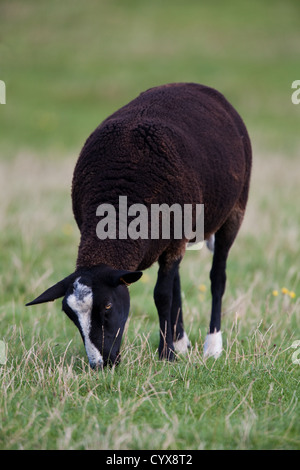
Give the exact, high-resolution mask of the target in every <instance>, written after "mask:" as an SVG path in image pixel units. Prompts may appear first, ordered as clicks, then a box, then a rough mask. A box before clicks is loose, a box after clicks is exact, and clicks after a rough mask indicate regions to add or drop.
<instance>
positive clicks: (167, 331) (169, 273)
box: [154, 256, 180, 361]
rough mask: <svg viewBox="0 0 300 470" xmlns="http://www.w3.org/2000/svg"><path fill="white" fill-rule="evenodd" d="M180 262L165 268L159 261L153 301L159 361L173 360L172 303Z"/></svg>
mask: <svg viewBox="0 0 300 470" xmlns="http://www.w3.org/2000/svg"><path fill="white" fill-rule="evenodd" d="M179 263H180V260H178V261H176V262H174V263H173V264H172V266H171V267H169V266H168V267H167V265H166V264H165V260H164V257H163V256H162V257H161V258H160V259H159V270H158V276H157V282H156V286H155V289H154V301H155V305H156V308H157V312H158V316H159V326H160V341H159V347H158V353H159V357H160V359H168V360H169V361H172V360H174V358H175V355H174V343H173V339H174V331H173V327H174V319H173V322H172V302H173V286H174V278H175V276H176V273H178V265H179Z"/></svg>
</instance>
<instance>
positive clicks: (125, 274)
mask: <svg viewBox="0 0 300 470" xmlns="http://www.w3.org/2000/svg"><path fill="white" fill-rule="evenodd" d="M116 275H117V278H116V281H117V283H118V284H125V285H126V286H130V284H132V283H133V282H136V281H138V280H139V279H140V277H141V276H142V275H143V273H142V271H118V272H117V273H116Z"/></svg>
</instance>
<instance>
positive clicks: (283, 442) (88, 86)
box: [0, 0, 300, 450]
mask: <svg viewBox="0 0 300 470" xmlns="http://www.w3.org/2000/svg"><path fill="white" fill-rule="evenodd" d="M298 18H299V5H298V3H297V1H292V0H288V1H286V2H281V1H274V2H272V6H271V5H269V2H259V1H253V2H247V3H246V2H245V3H244V2H237V1H233V0H230V1H229V2H226V3H225V2H221V1H216V2H209V3H208V4H207V5H204V4H203V3H201V4H200V2H198V1H196V0H195V1H193V0H192V1H187V2H184V3H183V2H179V1H178V0H175V1H174V0H173V1H171V0H167V1H164V2H157V1H154V2H146V1H144V0H143V1H137V0H136V1H135V0H128V1H125V2H121V1H120V0H119V1H117V0H113V1H100V2H96V1H94V0H88V1H87V2H79V1H72V2H71V1H70V0H67V1H66V2H56V1H54V2H46V1H45V0H42V1H39V2H35V1H33V0H28V1H27V2H23V1H21V0H20V1H16V0H11V1H5V0H4V1H2V2H1V4H0V34H1V36H0V41H1V42H0V80H4V81H5V83H6V89H7V97H6V104H5V105H0V132H1V136H0V139H1V140H0V207H1V211H0V243H1V245H0V246H1V249H0V299H1V303H0V341H2V342H3V343H2V344H4V345H5V347H6V359H7V360H6V361H4V357H3V349H0V362H2V364H0V386H1V393H0V449H116V450H118V449H123V450H126V449H162V450H169V449H174V450H179V449H180V450H185V449H299V448H300V424H299V423H300V406H299V382H300V365H299V360H298V355H299V358H300V351H299V354H298V349H299V347H298V349H297V348H294V345H295V344H296V343H295V342H296V341H299V340H300V322H299V311H300V300H299V299H300V272H299V265H300V256H299V240H300V228H299V227H300V206H299V175H300V159H299V151H300V140H299V123H300V105H293V104H292V102H291V93H292V90H291V83H292V82H293V81H294V80H296V79H300V64H299V53H300V41H299V28H298V24H297V23H298ZM172 81H196V82H200V83H205V84H208V85H211V86H214V87H216V88H218V89H219V90H220V91H222V92H223V93H224V94H225V95H226V96H227V97H228V98H229V100H230V101H231V102H232V103H233V104H234V106H236V108H237V109H238V110H239V111H240V113H241V115H242V116H243V118H244V120H245V122H246V124H247V126H248V128H249V133H250V135H251V137H252V142H253V150H254V165H253V175H252V185H251V191H250V197H249V204H248V210H247V214H246V218H245V220H244V224H243V226H242V229H241V231H240V234H239V237H238V238H237V240H236V243H235V245H234V247H233V248H232V251H231V254H230V258H229V262H228V270H227V274H228V283H227V290H226V293H225V296H224V303H223V318H222V330H223V337H224V352H223V355H222V356H221V358H220V359H219V360H217V361H214V360H213V359H209V360H207V361H204V360H203V357H202V346H203V341H204V338H205V335H206V332H207V328H208V323H209V314H210V285H209V270H210V265H211V254H210V253H209V252H208V251H207V250H206V249H203V250H201V251H199V252H197V253H196V254H195V252H188V253H187V254H186V257H185V259H184V261H183V263H182V267H181V274H182V276H181V277H182V293H183V307H184V318H185V327H186V330H187V333H188V335H189V337H190V339H191V342H192V348H191V350H190V352H189V354H188V355H187V356H186V357H180V358H178V360H177V361H176V362H174V363H165V362H162V361H159V360H158V358H157V346H158V339H159V336H158V319H157V313H156V310H155V306H154V302H153V298H152V292H153V288H154V284H155V280H156V272H157V266H153V267H152V268H151V269H149V270H148V271H146V272H145V273H144V276H143V277H142V279H141V281H139V282H138V283H136V284H134V285H132V286H131V287H130V291H131V313H130V317H129V321H128V323H127V328H126V332H125V334H124V338H123V343H122V363H121V365H120V366H119V367H117V368H113V369H106V370H104V371H103V372H95V371H92V370H91V369H90V368H89V366H88V361H87V358H86V354H85V351H84V347H83V344H82V341H81V338H80V337H79V334H78V331H77V329H76V328H75V327H74V325H73V324H72V323H71V322H70V321H69V320H68V318H67V317H66V316H65V314H64V313H62V312H61V303H60V301H56V302H55V303H53V304H48V305H46V304H45V305H40V306H37V307H34V308H33V307H32V308H25V307H24V304H25V303H26V302H27V301H29V300H32V299H33V298H34V297H35V296H36V295H38V294H39V293H40V292H42V291H43V290H44V289H46V288H47V287H48V286H49V285H52V284H54V283H55V282H56V281H58V280H59V279H61V278H63V277H64V276H66V275H67V274H69V273H70V272H72V271H73V270H74V265H75V260H76V253H77V246H78V241H79V233H78V230H77V227H76V225H75V222H74V220H73V216H72V209H71V198H70V184H71V178H72V172H73V168H74V164H75V161H76V158H77V155H78V153H79V150H80V148H81V146H82V144H83V142H84V140H85V139H86V137H87V136H88V134H89V133H90V132H91V131H92V130H93V129H94V128H95V127H96V126H97V125H98V123H99V122H100V121H101V120H102V119H103V118H104V117H106V115H107V114H108V113H110V112H112V111H114V110H115V109H117V108H118V107H119V106H121V105H122V104H125V103H126V102H127V101H129V100H130V99H131V98H133V97H134V96H135V95H137V94H138V93H139V92H140V91H142V90H144V89H146V88H147V87H151V86H155V85H158V84H161V83H165V82H172ZM1 351H2V352H1ZM1 354H2V359H1Z"/></svg>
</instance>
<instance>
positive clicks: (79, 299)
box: [67, 277, 103, 366]
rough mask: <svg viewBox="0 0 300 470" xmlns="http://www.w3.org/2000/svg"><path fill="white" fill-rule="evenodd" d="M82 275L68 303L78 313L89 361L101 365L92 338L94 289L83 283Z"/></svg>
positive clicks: (100, 359)
mask: <svg viewBox="0 0 300 470" xmlns="http://www.w3.org/2000/svg"><path fill="white" fill-rule="evenodd" d="M79 281H80V277H78V278H77V279H76V280H75V282H74V291H73V294H71V295H69V296H68V298H67V303H68V305H69V307H70V308H71V309H72V310H73V312H74V313H75V314H76V315H77V318H78V321H79V324H80V327H81V331H82V335H83V338H84V345H85V350H86V353H87V356H88V359H89V362H90V364H91V365H93V366H96V365H98V366H101V365H102V363H103V359H102V356H101V354H100V352H99V351H98V349H97V348H96V346H95V345H94V344H93V343H92V342H91V340H90V331H91V323H92V318H91V317H92V308H93V291H92V289H91V287H89V286H86V285H85V284H81V283H80V282H79Z"/></svg>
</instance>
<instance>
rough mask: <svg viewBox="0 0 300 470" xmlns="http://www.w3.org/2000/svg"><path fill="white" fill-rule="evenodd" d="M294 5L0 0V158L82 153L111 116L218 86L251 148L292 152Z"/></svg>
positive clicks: (299, 74)
mask: <svg viewBox="0 0 300 470" xmlns="http://www.w3.org/2000/svg"><path fill="white" fill-rule="evenodd" d="M299 21H300V2H299V1H298V0H285V1H282V0H273V1H271V0H270V1H269V0H264V1H261V0H252V1H240V0H228V1H226V2H224V1H221V0H212V1H209V2H207V1H205V2H204V1H199V0H186V1H184V2H183V1H180V0H163V1H162V0H152V1H149V0H147V1H146V0H98V1H97V0H86V1H84V2H82V1H79V0H65V1H58V0H53V1H51V2H49V1H46V0H26V1H25V0H1V2H0V79H1V80H4V81H5V83H6V89H7V90H6V100H7V104H6V105H1V107H0V139H1V140H0V144H1V146H0V156H1V158H7V157H12V156H14V155H15V154H16V153H18V152H19V151H20V150H22V151H23V150H24V149H25V150H29V151H31V150H34V151H35V152H36V153H37V154H38V155H39V156H41V157H44V156H45V155H47V156H48V157H49V155H53V156H55V155H58V156H61V155H62V154H63V153H65V152H67V153H70V152H75V153H76V154H77V153H79V151H80V148H81V146H82V145H83V143H84V141H85V139H86V138H87V136H88V135H89V133H90V132H91V131H92V130H93V129H94V128H95V127H96V126H97V125H98V124H99V123H100V122H101V120H102V119H104V118H105V117H106V116H107V115H108V114H109V113H111V112H113V111H114V110H116V109H117V108H118V107H120V106H121V105H123V104H125V103H126V102H128V101H129V100H130V99H132V98H134V97H135V96H136V95H137V94H139V93H140V92H141V91H143V90H145V89H147V88H149V87H152V86H156V85H160V84H163V83H167V82H175V81H194V82H199V83H203V84H206V85H209V86H212V87H215V88H217V89H219V90H220V91H221V92H223V93H224V94H225V96H226V97H227V98H228V99H229V100H230V101H231V102H232V103H233V105H234V106H235V107H236V108H237V109H238V111H239V112H240V113H241V115H242V117H243V118H244V120H245V122H246V124H247V126H248V128H249V131H250V134H251V136H252V140H253V142H254V146H256V145H257V146H259V148H261V149H266V150H267V151H268V153H269V152H270V153H272V152H277V153H278V152H280V153H283V154H288V155H295V154H297V153H298V151H299V137H298V134H299V122H300V105H299V106H295V105H293V104H292V102H291V94H292V90H291V84H292V82H293V81H294V80H296V79H300V60H299V59H300V39H299V38H300V36H299V26H300V24H299Z"/></svg>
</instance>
